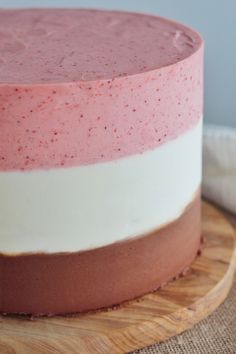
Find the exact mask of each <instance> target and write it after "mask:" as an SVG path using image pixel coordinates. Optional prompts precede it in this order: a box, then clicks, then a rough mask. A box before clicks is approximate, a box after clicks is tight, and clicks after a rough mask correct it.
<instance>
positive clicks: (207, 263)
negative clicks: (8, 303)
mask: <svg viewBox="0 0 236 354" xmlns="http://www.w3.org/2000/svg"><path fill="white" fill-rule="evenodd" d="M202 228H203V235H204V238H205V242H204V245H203V251H202V254H201V255H200V256H199V257H198V258H197V259H196V260H195V262H194V263H193V264H192V266H191V268H190V270H189V272H188V273H187V275H186V276H185V277H182V278H179V279H178V280H176V281H174V282H171V283H170V284H168V285H167V286H166V287H164V288H163V289H161V290H159V291H157V292H155V293H152V294H148V295H145V296H143V297H142V298H139V299H138V300H133V301H130V302H127V303H125V304H123V305H122V306H120V307H118V308H116V309H113V310H108V311H99V312H91V313H87V314H81V315H76V316H71V317H62V316H56V317H51V318H46V317H44V318H35V319H29V318H24V317H16V316H15V317H14V316H12V317H8V316H6V317H5V316H2V317H0V353H1V354H12V353H17V354H18V353H19V354H34V353H37V354H39V353H42V354H49V353H65V354H73V353H79V354H87V353H102V354H104V353H109V354H116V353H127V352H129V351H132V350H135V349H137V348H141V347H144V346H147V345H150V344H153V343H155V342H159V341H163V340H165V339H167V338H169V337H171V336H174V335H176V334H178V333H181V332H182V331H184V330H186V329H188V328H190V327H192V326H193V325H194V324H195V323H197V322H198V321H200V320H201V319H203V318H204V317H206V316H208V315H209V314H210V313H211V312H212V311H214V310H215V309H216V308H217V306H219V305H220V303H222V301H223V300H224V299H225V298H226V296H227V294H228V292H229V289H230V287H231V284H232V281H233V276H234V272H235V268H236V246H235V234H234V230H233V228H232V226H231V224H230V223H229V222H228V221H227V219H226V218H225V216H224V215H223V214H222V213H221V212H219V211H218V210H217V209H216V208H215V207H213V206H211V205H210V204H208V203H206V202H203V225H202Z"/></svg>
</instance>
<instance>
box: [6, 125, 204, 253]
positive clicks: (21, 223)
mask: <svg viewBox="0 0 236 354" xmlns="http://www.w3.org/2000/svg"><path fill="white" fill-rule="evenodd" d="M201 130H202V125H201V121H200V122H199V123H198V124H197V125H196V126H195V127H194V128H193V129H191V130H190V131H188V132H187V133H185V134H183V135H181V136H180V137H179V138H177V139H175V140H172V141H170V142H168V143H166V144H164V145H162V146H161V147H159V148H157V149H155V150H152V151H147V152H145V153H144V154H142V155H134V156H131V157H127V158H124V159H120V160H116V161H112V162H106V163H101V164H95V165H90V166H80V167H73V168H66V169H55V170H49V171H33V172H1V173H0V196H1V197H0V252H4V253H18V252H31V251H32V252H33V251H37V252H38V251H46V252H64V251H79V250H84V249H88V248H91V247H98V246H102V245H106V244H109V243H112V242H115V241H118V240H122V239H125V238H127V237H131V236H136V235H140V234H143V233H146V232H149V231H151V230H153V229H156V228H158V227H160V226H162V225H163V224H166V223H169V222H171V221H173V220H174V219H176V218H177V217H178V216H179V215H180V214H181V213H182V212H183V210H184V208H185V207H186V206H187V205H188V204H189V202H190V201H191V200H192V198H193V195H194V193H195V192H196V190H197V188H198V186H199V184H200V182H201ZM173 237H174V235H173Z"/></svg>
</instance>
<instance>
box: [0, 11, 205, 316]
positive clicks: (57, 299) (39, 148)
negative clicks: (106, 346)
mask: <svg viewBox="0 0 236 354" xmlns="http://www.w3.org/2000/svg"><path fill="white" fill-rule="evenodd" d="M0 19H1V20H2V21H0V38H2V42H1V44H0V52H3V53H4V54H3V56H2V59H1V62H0V112H1V113H0V126H1V130H0V194H1V196H2V197H1V198H0V287H1V292H0V311H1V312H10V313H13V312H14V313H17V312H23V313H34V314H56V313H69V312H78V311H86V310H92V309H97V308H101V307H106V306H112V305H114V304H117V303H120V302H122V301H125V300H128V299H131V298H134V297H137V296H140V295H142V294H144V293H146V292H148V291H153V290H155V289H156V288H158V287H159V286H162V285H163V284H164V283H165V282H167V281H169V280H171V279H173V278H174V277H175V276H177V275H178V274H180V273H181V272H182V271H183V270H184V269H186V267H188V266H189V264H190V263H191V262H192V260H193V259H194V257H195V256H196V254H197V251H198V249H199V245H200V193H199V188H200V184H201V130H202V91H203V90H202V86H203V44H202V40H201V38H200V37H199V35H198V34H197V33H195V32H194V31H193V30H191V29H188V28H186V27H185V26H183V25H180V24H177V23H175V22H171V21H169V20H165V19H161V18H159V17H154V16H147V15H140V14H139V15H138V14H126V13H119V12H110V11H108V12H106V11H105V12H104V11H89V10H74V11H69V10H68V11H67V10H65V11H64V10H13V11H12V10H9V11H8V10H1V11H0ZM85 20H87V22H86V21H85ZM104 21H105V22H104ZM85 22H86V23H87V24H88V23H91V27H90V28H88V26H87V27H86V26H85ZM103 23H106V26H105V30H104V33H103V32H102V31H100V30H99V28H100V29H101V28H102V24H103ZM78 33H80V36H79V37H78ZM140 38H142V39H143V41H140ZM65 43H66V45H65ZM139 43H140V45H138V44H139ZM153 43H155V45H153ZM76 44H77V46H76ZM73 46H74V47H75V46H76V49H75V51H74V52H73V51H72V47H73ZM50 48H51V49H54V51H53V53H52V51H51V49H50ZM36 50H38V52H36ZM71 51H72V52H71ZM122 53H123V54H122ZM97 59H99V60H101V62H100V61H98V60H97ZM97 63H99V65H98V64H97ZM26 64H27V65H26ZM106 64H107V65H106ZM128 284H129V285H128ZM107 289H108V290H109V291H106V290H107ZM16 294H17V298H16V296H15V295H16ZM26 298H28V299H30V300H29V301H25V299H26Z"/></svg>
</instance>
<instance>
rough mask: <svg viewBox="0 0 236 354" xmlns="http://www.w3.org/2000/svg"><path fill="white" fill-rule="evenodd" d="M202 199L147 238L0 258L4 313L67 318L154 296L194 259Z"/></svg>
mask: <svg viewBox="0 0 236 354" xmlns="http://www.w3.org/2000/svg"><path fill="white" fill-rule="evenodd" d="M200 227H201V216H200V195H199V194H198V195H197V196H196V198H195V199H194V200H193V202H192V203H191V204H190V205H189V206H188V207H187V209H186V210H185V211H184V213H183V214H182V215H181V217H179V219H177V220H176V221H174V222H172V223H170V224H168V225H166V226H165V227H163V228H162V229H159V230H156V231H154V232H152V233H150V234H148V235H145V236H142V237H136V238H132V239H129V240H126V241H123V242H119V243H114V244H111V245H108V246H105V247H101V248H96V249H91V250H88V251H84V252H77V253H57V254H27V255H19V256H6V255H0V312H6V313H27V314H37V315H39V314H65V313H73V312H82V311H87V310H92V309H98V308H103V307H108V306H112V305H116V304H119V303H121V302H123V301H125V300H129V299H133V298H135V297H138V296H140V295H143V294H145V293H148V292H151V291H153V290H155V289H157V288H158V287H160V286H161V285H163V284H164V283H166V282H167V281H169V280H171V279H173V278H174V277H175V276H177V275H178V274H180V273H181V272H182V271H183V270H184V269H186V267H188V266H189V265H190V264H191V262H192V261H193V260H194V258H195V256H196V254H197V251H198V249H199V246H200Z"/></svg>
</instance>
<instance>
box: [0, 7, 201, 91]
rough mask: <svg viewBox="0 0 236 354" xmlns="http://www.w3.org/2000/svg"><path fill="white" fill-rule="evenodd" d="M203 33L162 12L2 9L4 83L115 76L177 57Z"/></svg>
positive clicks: (1, 71)
mask: <svg viewBox="0 0 236 354" xmlns="http://www.w3.org/2000/svg"><path fill="white" fill-rule="evenodd" d="M200 42H201V40H200V38H199V36H198V35H197V34H196V33H195V32H194V31H192V30H191V29H189V28H186V27H184V26H182V25H180V24H177V23H175V22H171V21H167V20H165V19H162V18H157V17H152V16H144V15H141V14H132V13H122V12H110V11H96V10H56V9H54V10H52V9H51V10H2V11H1V12H0V55H1V56H0V64H1V65H0V83H17V84H21V83H27V84H35V83H44V82H46V83H49V82H50V83H55V82H56V83H57V82H71V81H79V80H96V79H108V78H110V79H112V78H115V77H119V76H126V75H130V74H136V73H141V72H144V71H148V70H153V69H157V68H160V67H163V66H166V65H170V64H173V63H176V62H178V61H180V60H182V59H184V58H186V57H188V56H189V55H190V54H191V53H193V52H194V51H196V48H197V47H199V45H200Z"/></svg>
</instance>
